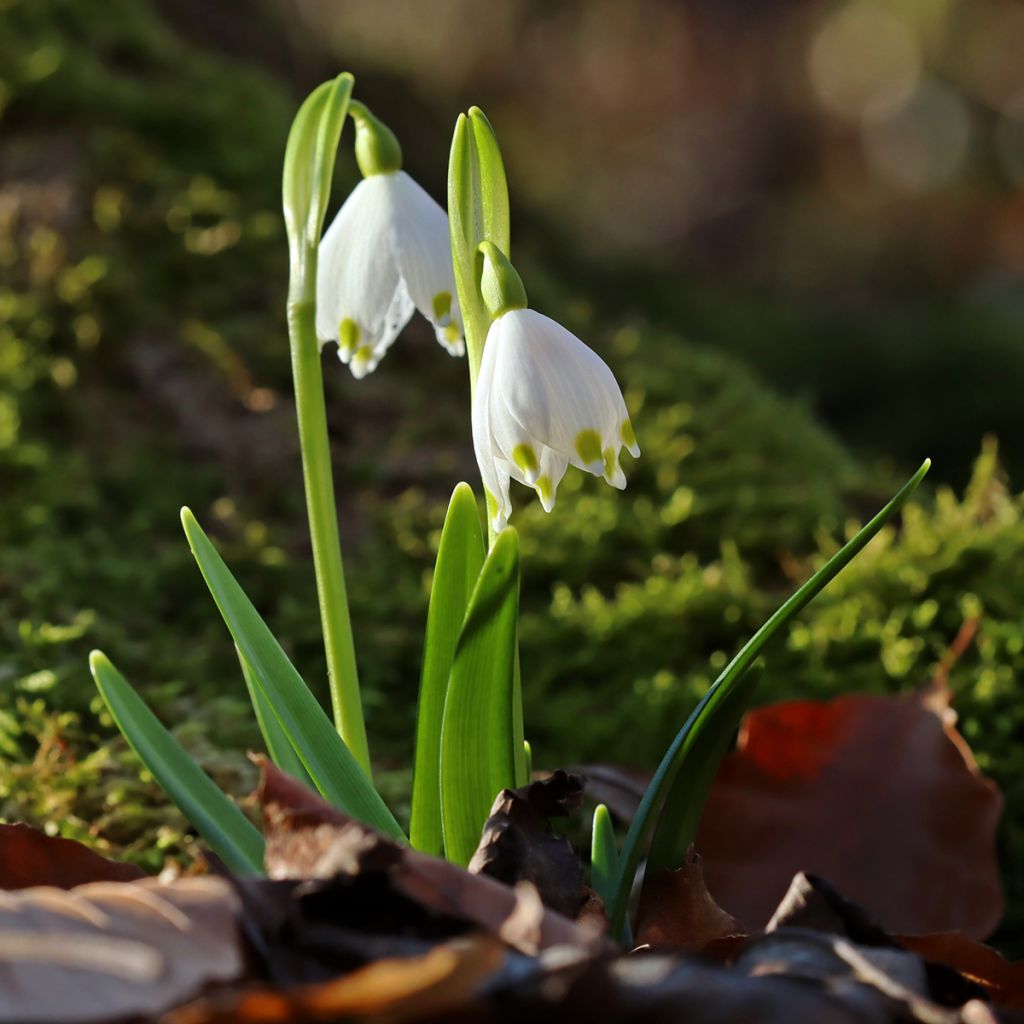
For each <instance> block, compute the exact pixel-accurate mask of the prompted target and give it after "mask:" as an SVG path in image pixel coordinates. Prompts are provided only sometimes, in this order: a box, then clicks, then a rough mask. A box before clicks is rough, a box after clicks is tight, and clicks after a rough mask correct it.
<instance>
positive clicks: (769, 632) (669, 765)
mask: <svg viewBox="0 0 1024 1024" xmlns="http://www.w3.org/2000/svg"><path fill="white" fill-rule="evenodd" d="M930 465H931V460H929V459H925V461H924V463H923V464H922V465H921V468H920V469H919V470H918V471H917V472H916V473H915V474H914V475H913V476H912V477H911V478H910V479H909V480H908V481H907V482H906V483H905V484H904V485H903V487H902V488H901V489H900V491H899V493H898V494H896V496H895V497H894V498H893V499H892V500H891V501H890V502H889V504H888V505H886V506H885V508H883V509H882V510H881V511H880V512H879V513H878V514H877V515H876V516H875V517H874V519H872V520H871V521H870V522H869V523H868V524H867V525H866V526H865V527H864V528H863V529H862V530H860V532H859V533H858V534H857V535H856V536H855V537H854V538H853V539H852V540H851V541H849V542H848V543H847V544H846V545H844V546H843V547H842V548H841V549H840V550H839V551H838V552H837V553H836V554H835V555H833V556H832V558H830V559H829V560H828V562H827V563H826V564H825V565H824V566H822V568H821V569H819V570H818V571H817V572H816V573H815V574H814V575H813V576H812V577H811V578H810V579H809V580H808V581H807V582H806V583H805V584H804V585H803V586H802V587H800V588H799V589H798V590H797V591H796V593H794V594H793V595H792V596H791V597H790V598H789V599H788V600H787V601H786V602H785V603H784V604H783V605H782V606H781V607H780V608H778V609H777V610H776V611H775V613H774V614H773V615H772V616H771V618H769V619H768V621H767V622H765V624H764V625H763V626H762V627H761V628H760V629H759V630H758V631H757V632H756V633H755V634H754V635H753V636H752V637H751V638H750V639H749V640H748V641H747V642H746V644H744V645H743V647H742V648H741V649H740V651H739V652H738V653H737V654H736V656H735V657H734V658H733V659H732V661H730V662H729V664H728V665H726V667H725V669H723V671H722V673H721V675H719V677H718V678H717V679H716V680H715V681H714V682H713V683H712V684H711V686H710V687H709V688H708V691H707V693H705V694H704V696H703V697H702V698H701V700H700V702H699V703H698V704H697V706H696V707H695V708H694V709H693V711H692V712H691V714H690V717H689V718H687V720H686V722H685V723H684V724H683V727H682V728H681V729H680V730H679V732H678V733H677V734H676V737H675V739H674V740H673V741H672V743H671V744H670V746H669V748H668V750H666V751H665V755H664V756H663V757H662V759H661V763H660V764H659V765H658V769H657V771H656V772H655V773H654V777H653V778H652V779H651V782H650V784H649V785H648V787H647V790H646V792H645V793H644V796H643V799H642V800H641V801H640V806H639V807H638V808H637V812H636V815H635V816H634V818H633V821H632V824H631V825H630V827H629V832H628V834H627V835H626V841H625V843H624V845H623V849H622V854H621V856H620V859H619V866H618V872H617V879H616V884H615V887H614V894H613V898H612V900H611V903H610V904H609V905H608V917H609V920H610V922H611V932H612V934H613V935H621V934H622V929H623V922H624V921H625V917H626V909H627V904H628V902H629V892H630V888H631V886H632V883H633V876H634V874H635V873H636V869H637V865H638V864H639V862H640V857H641V854H642V851H643V844H644V841H645V840H646V838H647V835H648V833H649V831H650V829H651V827H652V826H653V825H654V823H655V815H656V814H657V812H658V810H659V808H660V807H661V806H662V805H663V804H664V800H665V796H666V795H667V793H668V792H669V790H670V789H671V787H672V784H673V782H674V781H675V778H676V774H677V773H678V771H679V765H680V759H681V758H682V757H683V756H684V751H685V750H686V749H687V748H688V747H689V745H690V744H692V743H693V742H694V740H695V738H696V736H698V735H699V734H700V732H703V731H704V730H705V729H706V728H708V725H707V723H708V722H709V721H717V719H718V716H719V715H720V714H722V713H723V711H722V706H723V704H727V697H728V695H729V693H730V691H731V690H732V689H733V688H734V687H735V686H736V685H737V684H738V683H739V682H740V680H741V679H742V678H743V675H744V673H746V671H747V669H749V668H750V666H751V665H752V664H753V663H754V661H755V660H756V659H757V657H758V656H759V655H760V653H761V651H762V650H763V649H764V646H765V644H767V643H768V641H769V640H771V638H772V637H773V636H774V635H775V634H776V633H777V632H778V631H779V630H780V629H782V628H783V627H784V626H785V625H786V624H787V623H788V622H789V620H790V619H792V618H793V616H794V615H796V614H797V613H798V612H799V611H801V610H802V609H803V608H804V607H805V606H806V605H807V604H808V603H809V602H810V601H811V600H813V599H814V598H815V597H816V596H817V595H818V594H819V593H820V592H821V591H822V590H824V588H825V587H826V586H827V585H828V584H829V583H831V582H832V580H833V579H835V577H836V576H838V575H839V573H840V572H841V571H842V570H843V569H844V568H845V567H846V566H847V565H849V563H850V562H852V561H853V559H854V558H856V556H857V555H858V554H860V552H861V551H862V550H863V549H864V547H865V546H866V545H867V544H868V542H869V541H870V540H871V539H872V538H873V537H874V536H875V535H876V534H877V533H878V531H879V530H881V529H882V527H883V526H884V525H885V524H886V523H887V522H888V521H889V520H890V519H891V518H892V517H893V516H894V515H895V514H896V513H897V512H898V511H899V509H900V508H902V506H903V505H904V504H905V502H906V501H907V499H908V498H909V497H910V496H911V495H912V494H913V493H914V491H915V490H917V486H918V484H919V483H920V482H921V480H922V479H924V475H925V474H926V473H927V472H928V467H929V466H930ZM715 731H716V732H717V731H718V730H717V728H716V729H715ZM691 737H694V739H691Z"/></svg>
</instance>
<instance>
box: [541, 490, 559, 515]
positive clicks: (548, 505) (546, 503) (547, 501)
mask: <svg viewBox="0 0 1024 1024" xmlns="http://www.w3.org/2000/svg"><path fill="white" fill-rule="evenodd" d="M537 497H538V498H540V507H541V508H542V509H544V511H545V512H550V511H551V510H552V509H553V508H554V507H555V496H554V495H553V494H552V495H549V496H548V497H546V498H545V497H544V495H543V494H541V493H540V491H538V492H537Z"/></svg>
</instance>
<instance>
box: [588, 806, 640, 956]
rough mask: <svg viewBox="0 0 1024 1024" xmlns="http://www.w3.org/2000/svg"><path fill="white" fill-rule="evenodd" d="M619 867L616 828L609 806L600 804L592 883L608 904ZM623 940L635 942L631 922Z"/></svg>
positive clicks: (593, 840)
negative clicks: (630, 926)
mask: <svg viewBox="0 0 1024 1024" xmlns="http://www.w3.org/2000/svg"><path fill="white" fill-rule="evenodd" d="M618 867H619V848H618V844H617V843H616V841H615V829H614V828H613V826H612V818H611V815H610V814H609V813H608V808H607V807H606V806H605V805H604V804H598V805H597V807H595V808H594V817H593V820H592V822H591V837H590V885H591V888H592V889H593V890H594V891H595V892H596V893H597V894H598V896H600V897H601V899H602V900H604V902H605V906H607V905H608V903H609V900H611V898H612V894H613V890H614V885H615V880H616V872H617V871H618ZM623 929H624V931H623V942H624V943H625V944H626V945H627V946H631V945H632V944H633V938H632V932H631V931H630V928H629V922H628V921H625V922H623Z"/></svg>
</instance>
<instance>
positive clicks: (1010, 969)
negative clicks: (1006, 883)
mask: <svg viewBox="0 0 1024 1024" xmlns="http://www.w3.org/2000/svg"><path fill="white" fill-rule="evenodd" d="M897 941H898V942H899V943H900V945H901V946H903V948H904V949H909V950H911V951H912V952H914V953H917V955H918V956H920V957H923V958H924V959H925V960H928V961H929V962H931V963H936V964H945V965H946V966H947V967H952V968H953V969H954V970H955V971H958V972H959V973H960V974H962V975H963V976H964V977H965V978H967V979H968V980H970V981H973V982H974V983H975V984H976V985H980V986H981V987H982V988H983V989H984V990H985V992H986V993H987V994H988V997H989V999H991V1000H992V1002H993V1003H995V1004H996V1005H997V1006H1004V1007H1012V1008H1014V1009H1018V1010H1020V1009H1024V960H1022V961H1017V962H1016V963H1011V962H1010V961H1009V960H1007V959H1006V958H1005V957H1004V956H1002V954H1000V953H998V952H997V951H996V950H994V949H992V947H991V946H984V945H982V944H981V943H980V942H973V941H972V940H971V939H968V938H967V937H966V936H964V935H960V934H959V933H957V932H942V933H939V934H933V935H906V936H902V935H901V936H897Z"/></svg>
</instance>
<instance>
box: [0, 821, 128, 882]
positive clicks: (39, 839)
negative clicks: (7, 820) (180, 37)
mask: <svg viewBox="0 0 1024 1024" xmlns="http://www.w3.org/2000/svg"><path fill="white" fill-rule="evenodd" d="M143 877H145V873H144V872H143V871H142V870H141V869H139V868H137V867H136V866H135V865H134V864H124V863H122V862H120V861H116V860H109V859H108V858H106V857H101V856H100V855H99V854H98V853H94V852H93V851H92V850H90V849H89V847H88V846H83V845H82V844H81V843H76V842H75V841H74V840H73V839H60V838H58V837H55V836H48V835H47V834H46V833H45V832H41V831H40V830H39V829H37V828H32V826H31V825H0V889H27V888H29V887H30V886H34V885H53V886H56V887H57V888H58V889H73V888H74V887H75V886H76V885H85V883H86V882H130V881H132V880H133V879H136V878H143Z"/></svg>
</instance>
